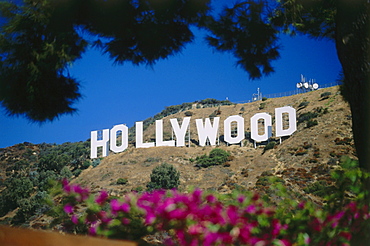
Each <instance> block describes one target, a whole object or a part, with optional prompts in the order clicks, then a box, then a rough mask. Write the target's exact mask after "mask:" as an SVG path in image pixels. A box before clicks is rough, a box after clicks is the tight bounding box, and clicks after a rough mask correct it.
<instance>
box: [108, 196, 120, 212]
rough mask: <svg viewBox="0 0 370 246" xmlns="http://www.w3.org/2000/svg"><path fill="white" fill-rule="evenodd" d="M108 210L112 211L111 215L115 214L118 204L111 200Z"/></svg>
mask: <svg viewBox="0 0 370 246" xmlns="http://www.w3.org/2000/svg"><path fill="white" fill-rule="evenodd" d="M110 208H111V210H112V214H117V212H118V211H119V209H120V204H119V201H118V200H117V199H113V200H111V201H110Z"/></svg>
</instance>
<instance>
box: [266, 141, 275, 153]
mask: <svg viewBox="0 0 370 246" xmlns="http://www.w3.org/2000/svg"><path fill="white" fill-rule="evenodd" d="M275 145H276V142H274V141H271V142H269V143H268V144H266V146H265V148H264V150H265V151H266V150H269V149H273V148H274V147H275Z"/></svg>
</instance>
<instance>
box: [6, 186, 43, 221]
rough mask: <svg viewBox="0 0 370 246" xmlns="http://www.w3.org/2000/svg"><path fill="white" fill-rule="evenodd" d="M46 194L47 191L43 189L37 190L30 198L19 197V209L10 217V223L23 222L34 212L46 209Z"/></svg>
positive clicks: (41, 211)
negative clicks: (41, 190)
mask: <svg viewBox="0 0 370 246" xmlns="http://www.w3.org/2000/svg"><path fill="white" fill-rule="evenodd" d="M47 196H48V195H47V192H46V191H43V192H37V193H36V195H34V196H32V197H31V199H28V198H27V199H21V200H20V201H19V203H18V206H19V210H18V211H17V214H16V215H15V216H14V218H13V219H12V223H13V224H15V225H18V224H21V223H24V222H26V220H28V219H29V218H30V217H31V216H33V215H34V214H35V213H44V212H45V211H47V210H48V209H49V207H48V205H46V202H45V199H46V197H47Z"/></svg>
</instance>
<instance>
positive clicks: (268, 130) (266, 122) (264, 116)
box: [251, 113, 272, 142]
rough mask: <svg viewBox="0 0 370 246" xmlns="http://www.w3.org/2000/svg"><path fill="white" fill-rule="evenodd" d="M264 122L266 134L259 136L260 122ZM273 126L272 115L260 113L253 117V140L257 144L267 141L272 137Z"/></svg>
mask: <svg viewBox="0 0 370 246" xmlns="http://www.w3.org/2000/svg"><path fill="white" fill-rule="evenodd" d="M259 119H263V120H264V125H265V127H264V134H263V135H259V134H258V120H259ZM271 130H272V126H271V115H269V114H267V113H258V114H255V115H253V117H252V118H251V138H252V139H253V140H254V141H256V142H262V141H266V140H267V139H269V137H271V135H272V132H271Z"/></svg>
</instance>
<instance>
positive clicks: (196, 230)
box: [188, 224, 204, 235]
mask: <svg viewBox="0 0 370 246" xmlns="http://www.w3.org/2000/svg"><path fill="white" fill-rule="evenodd" d="M203 230H204V228H203V227H202V226H200V225H198V224H195V225H191V226H189V228H188V232H189V234H190V235H200V234H201V233H202V232H203Z"/></svg>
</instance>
